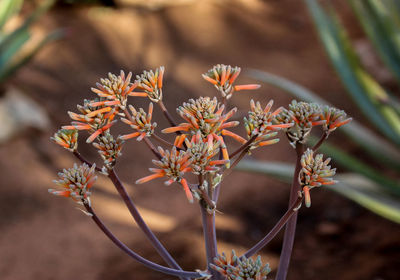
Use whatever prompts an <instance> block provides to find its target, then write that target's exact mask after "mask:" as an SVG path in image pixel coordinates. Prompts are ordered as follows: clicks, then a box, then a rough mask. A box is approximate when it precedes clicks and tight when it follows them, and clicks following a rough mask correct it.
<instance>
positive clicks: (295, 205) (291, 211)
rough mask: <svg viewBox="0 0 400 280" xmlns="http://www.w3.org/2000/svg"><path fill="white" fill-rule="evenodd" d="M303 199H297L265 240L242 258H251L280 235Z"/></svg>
mask: <svg viewBox="0 0 400 280" xmlns="http://www.w3.org/2000/svg"><path fill="white" fill-rule="evenodd" d="M302 200H303V199H302V197H299V198H297V200H296V202H295V203H293V205H292V207H290V209H288V210H287V211H286V213H285V214H284V215H283V216H282V218H281V219H280V220H279V221H278V222H277V223H276V224H275V226H274V227H273V228H272V229H271V231H270V232H268V233H267V235H265V237H264V238H263V239H261V240H260V241H259V242H258V243H257V244H256V245H254V246H253V247H252V248H251V249H249V250H248V251H247V252H246V253H244V254H243V256H241V257H240V258H243V257H246V258H250V257H251V256H253V255H254V254H256V253H257V252H258V251H260V250H261V249H262V248H264V247H265V246H266V245H267V244H268V243H269V242H270V241H271V240H272V239H274V237H275V236H276V235H277V234H278V232H279V231H280V230H281V229H282V228H283V226H284V225H286V223H287V222H288V220H289V219H290V217H292V215H293V214H294V213H296V212H297V211H298V208H299V207H300V205H301V202H302Z"/></svg>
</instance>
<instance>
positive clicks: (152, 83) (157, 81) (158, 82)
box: [135, 66, 164, 103]
mask: <svg viewBox="0 0 400 280" xmlns="http://www.w3.org/2000/svg"><path fill="white" fill-rule="evenodd" d="M163 76H164V66H160V67H158V68H157V69H156V70H155V71H154V72H153V70H150V71H144V72H143V73H142V74H141V75H140V76H139V75H137V76H136V81H135V83H137V85H138V86H137V88H138V89H140V90H143V92H136V93H135V95H136V96H148V97H149V98H150V100H151V101H153V102H155V103H157V102H159V101H161V100H162V85H163Z"/></svg>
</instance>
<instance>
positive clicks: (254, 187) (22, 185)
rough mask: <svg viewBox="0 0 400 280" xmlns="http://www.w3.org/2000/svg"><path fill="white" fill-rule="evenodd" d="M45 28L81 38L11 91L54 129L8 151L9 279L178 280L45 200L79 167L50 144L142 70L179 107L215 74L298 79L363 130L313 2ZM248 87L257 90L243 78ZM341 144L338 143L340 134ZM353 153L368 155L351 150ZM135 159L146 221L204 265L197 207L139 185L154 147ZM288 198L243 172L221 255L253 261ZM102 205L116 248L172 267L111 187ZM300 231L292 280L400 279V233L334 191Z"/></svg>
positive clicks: (1, 163) (229, 194)
mask: <svg viewBox="0 0 400 280" xmlns="http://www.w3.org/2000/svg"><path fill="white" fill-rule="evenodd" d="M126 2H129V1H126ZM42 23H43V25H42V26H40V28H41V29H43V28H45V29H47V30H49V29H51V28H53V27H67V28H68V31H69V32H68V37H67V38H65V39H64V40H63V41H60V42H58V43H54V44H52V45H51V46H49V47H47V48H46V49H45V50H44V51H43V52H42V53H40V55H39V56H37V58H36V59H35V61H34V62H33V63H31V64H30V65H29V66H28V67H26V68H24V69H23V70H22V71H20V72H19V74H18V75H17V77H16V78H15V79H14V80H13V82H14V83H15V84H17V85H18V86H19V87H20V88H22V89H23V90H25V91H26V92H27V93H29V95H30V96H32V97H33V98H34V99H35V100H36V101H38V102H40V103H41V104H42V105H43V106H44V108H45V109H46V110H47V112H48V113H49V115H50V117H51V119H52V122H53V126H52V127H49V129H48V131H46V132H37V131H28V132H26V133H25V134H24V135H21V136H20V137H19V138H17V139H14V140H13V141H11V142H9V143H7V144H5V145H3V146H0V170H1V174H2V180H1V183H0V193H1V196H0V213H1V214H0V229H1V234H0V248H1V250H0V260H1V261H0V275H1V276H0V278H1V279H3V280H19V279H21V280H22V279H23V280H25V279H42V280H45V279H57V280H64V279H65V280H67V279H68V280H70V279H77V280H78V279H79V280H81V279H84V280H91V279H93V280H94V279H97V280H100V279H101V280H106V279H107V280H109V279H174V278H172V277H166V276H164V275H161V274H159V273H156V272H152V271H150V270H148V269H147V268H144V267H142V266H141V265H139V264H137V263H135V262H133V261H131V260H130V259H129V258H128V257H127V256H126V255H124V254H123V253H122V252H120V251H119V250H118V249H117V248H115V247H113V245H112V244H111V242H110V241H109V240H107V239H106V237H105V236H103V235H102V234H101V233H100V232H99V230H98V229H97V228H96V226H95V225H94V224H93V223H92V222H91V220H90V219H89V218H88V217H87V216H85V215H83V214H82V212H81V211H79V210H77V209H75V205H74V204H73V202H72V201H69V200H66V199H61V198H57V197H52V196H50V195H49V194H48V193H47V189H48V188H51V187H53V185H52V180H53V179H55V178H56V172H57V171H58V170H60V169H62V168H65V167H69V166H71V165H72V163H73V162H74V160H75V159H74V158H73V157H72V156H71V155H70V154H68V152H66V151H64V150H62V149H61V148H59V147H56V145H54V144H53V143H51V142H50V141H49V137H50V136H51V135H52V134H53V133H54V131H56V130H57V128H58V127H59V126H60V125H62V124H66V123H68V122H69V120H68V116H67V114H66V111H68V110H74V109H75V106H76V104H77V103H82V99H84V98H91V97H93V95H92V94H91V93H90V90H89V89H90V87H91V86H93V85H94V84H95V82H96V81H97V80H98V79H99V78H100V77H104V76H105V74H106V73H107V72H109V71H111V72H116V71H119V70H120V69H124V70H127V71H133V72H134V73H140V72H141V71H142V70H143V69H151V68H155V67H157V66H159V65H165V67H166V69H167V70H166V71H167V72H166V76H165V91H164V94H165V101H166V104H167V106H168V107H169V108H174V107H175V106H176V105H177V104H181V103H182V102H183V101H186V100H187V99H189V98H191V97H196V96H199V95H212V94H213V89H212V87H211V86H210V85H209V84H207V83H205V82H204V81H202V79H201V77H200V74H201V73H203V72H205V71H206V70H207V69H209V68H210V67H211V66H212V65H214V64H217V63H225V64H232V65H239V66H242V67H243V68H258V69H262V70H266V71H270V72H272V73H275V74H279V75H282V76H285V77H287V78H289V79H292V80H294V81H296V82H299V83H301V84H303V85H305V86H307V87H309V88H311V89H312V90H314V91H316V92H319V93H321V94H322V95H323V97H324V98H326V99H327V100H328V101H330V102H332V103H334V104H335V105H336V106H338V107H339V108H343V109H345V110H347V111H349V112H350V114H351V115H352V116H353V117H354V118H356V119H361V120H362V116H361V115H359V114H360V113H359V112H358V111H357V110H354V106H353V105H352V104H351V103H350V101H349V99H348V98H347V96H346V93H345V92H344V90H343V88H342V87H341V85H340V82H339V80H338V79H337V78H336V76H335V74H334V72H333V71H332V69H331V67H330V65H329V62H328V60H327V59H326V57H325V55H324V53H323V50H322V48H321V46H320V44H319V42H318V38H317V37H316V35H315V32H314V29H313V26H312V23H311V22H310V19H309V15H308V13H307V11H306V9H305V6H304V3H303V2H302V1H290V0H281V1H256V0H248V1H239V0H237V1H212V0H207V1H199V3H196V4H190V5H181V6H176V7H170V8H168V7H166V8H162V9H159V10H156V11H149V10H146V9H140V8H136V7H134V6H129V5H127V6H123V7H121V8H119V9H116V10H113V9H105V8H101V7H79V8H63V9H61V8H58V9H54V10H53V11H52V12H51V13H50V14H49V15H48V16H46V17H45V18H44V21H43V22H42ZM240 80H241V81H242V82H246V81H251V80H250V79H249V78H246V77H244V76H242V77H241V78H240ZM251 97H252V98H255V99H259V100H261V101H263V102H264V103H265V102H266V101H267V100H269V99H274V100H275V101H276V104H277V105H285V104H287V103H288V102H289V101H290V100H291V98H290V97H289V96H288V95H286V94H285V93H283V92H281V91H279V90H276V89H274V88H272V87H269V86H267V85H263V87H262V88H261V89H260V90H259V91H258V92H257V93H254V94H253V93H251ZM249 99H250V94H249V93H239V94H237V96H236V97H235V98H234V99H233V100H232V105H234V106H238V107H239V108H242V109H243V110H245V108H246V106H248V102H249ZM147 102H148V101H147V100H142V101H139V104H140V105H142V106H145V104H147ZM172 111H173V110H172ZM155 118H156V119H158V120H159V121H158V122H159V126H160V127H164V126H165V125H166V122H165V121H164V120H162V118H161V115H160V114H158V113H157V114H156V116H155ZM333 139H334V141H336V142H338V143H340V141H341V135H340V134H338V135H336V136H335V137H333ZM80 144H81V145H80V149H81V151H82V153H83V154H85V155H86V156H87V157H88V158H90V159H91V160H98V159H97V157H96V151H95V150H94V149H93V148H92V147H90V146H88V145H84V143H83V142H82V143H80ZM342 146H343V145H342ZM343 147H344V148H346V149H348V150H351V151H354V152H356V151H357V150H356V148H354V147H353V146H352V145H350V144H348V145H346V146H343ZM123 154H124V156H123V158H122V159H121V161H120V162H119V163H118V165H117V170H118V173H119V174H120V177H122V178H123V180H124V181H125V182H127V186H128V189H129V191H130V192H131V194H132V197H133V199H134V201H135V202H136V203H137V204H138V206H139V207H140V209H141V210H143V211H144V212H143V213H144V217H145V219H146V220H147V221H149V224H150V226H151V227H152V228H154V230H155V232H156V233H157V235H158V236H159V237H160V239H161V240H162V242H163V243H164V244H165V245H166V247H167V248H169V249H170V250H171V252H172V255H173V256H175V257H176V259H177V261H178V263H180V264H181V265H182V266H183V267H184V268H185V269H196V268H204V249H203V243H202V229H201V221H200V217H199V213H198V212H199V209H198V206H197V205H196V204H194V205H191V204H189V203H188V202H187V201H186V199H185V197H184V194H183V192H182V191H181V189H180V188H178V187H177V186H175V185H173V186H170V187H165V186H163V185H162V184H161V183H160V182H159V181H154V182H151V183H148V184H144V185H134V184H133V182H134V181H135V180H136V179H137V178H140V177H142V176H144V175H145V174H148V170H147V168H148V167H150V166H151V161H150V159H151V155H150V153H149V152H148V151H147V150H146V149H145V146H144V144H143V143H141V142H136V141H131V142H129V143H128V144H127V145H126V146H125V147H124V151H123ZM293 154H294V152H293V151H292V150H291V149H289V148H288V145H287V144H286V143H285V141H282V143H280V144H278V145H277V146H276V147H275V148H265V149H264V150H263V151H262V152H259V153H256V154H255V155H254V156H255V157H256V158H259V159H268V160H283V161H290V160H292V159H293V157H294V155H293ZM249 182H251V183H250V184H249ZM287 194H288V186H287V185H285V184H282V183H279V182H277V181H274V180H272V179H268V178H266V177H264V176H259V175H257V176H256V175H250V174H245V173H240V172H236V173H234V174H233V175H232V176H231V177H230V178H228V180H227V182H226V183H225V184H224V186H223V188H222V193H221V195H222V196H221V201H220V204H219V210H220V211H221V212H222V213H223V214H219V215H218V217H217V234H218V238H219V240H220V242H221V243H220V249H221V251H226V252H229V251H230V250H231V249H235V250H236V251H238V252H243V250H245V249H246V248H248V247H249V246H251V245H252V244H254V243H255V242H257V241H258V240H259V239H260V238H261V237H262V236H263V235H264V234H265V233H266V232H267V231H268V230H269V229H270V228H271V227H272V226H273V225H274V223H275V222H276V221H277V220H278V219H279V217H280V216H281V215H282V214H283V213H284V211H285V208H286V207H287V205H286V204H287V202H286V201H287ZM92 201H93V205H94V208H95V209H97V210H98V212H99V214H100V215H101V216H102V217H103V218H104V220H105V221H106V223H107V224H108V225H109V226H110V228H111V229H112V230H113V231H114V232H115V234H116V235H117V236H118V237H120V238H121V239H122V240H123V241H125V242H126V243H127V244H128V245H130V246H131V247H132V248H134V250H135V251H136V252H138V253H140V254H141V255H143V256H146V257H148V258H150V259H152V260H154V261H157V262H160V263H162V261H161V260H160V258H159V257H158V256H157V255H156V253H154V250H152V248H151V246H150V245H149V243H148V242H147V241H146V239H145V238H144V237H143V235H142V234H141V232H140V231H139V230H138V229H137V228H136V227H135V226H134V225H133V223H132V221H131V218H130V216H129V215H128V214H127V211H125V209H124V206H123V205H122V204H121V202H120V201H119V200H118V197H117V195H116V193H115V191H114V189H113V187H112V185H111V184H110V183H109V182H108V181H107V180H106V179H105V178H100V180H99V182H98V184H97V185H96V188H95V190H94V195H93V199H92ZM297 232H298V234H297V237H296V244H295V248H294V253H293V258H292V265H291V269H290V273H289V279H293V280H295V279H307V280H312V279H326V280H330V279H338V278H340V279H343V280H347V279H348V280H350V279H351V280H358V279H360V280H361V279H376V280H377V279H385V280H390V279H393V280H395V279H399V275H400V270H399V267H400V239H399V236H400V235H399V234H400V228H399V226H398V225H395V224H393V223H391V222H389V221H386V220H383V219H381V218H379V217H377V216H376V215H374V214H371V213H370V212H368V211H366V210H364V209H363V208H361V207H359V206H357V205H355V204H354V203H352V202H350V201H348V200H346V199H344V198H343V197H341V196H339V195H338V194H336V193H333V192H329V191H327V190H324V189H321V190H318V191H315V192H314V193H313V206H312V207H311V209H302V210H301V212H300V218H299V224H298V231H297ZM280 246H281V236H280V237H278V238H276V239H275V240H274V241H273V242H272V243H271V244H270V245H269V246H268V247H266V248H265V249H264V250H263V252H262V257H263V260H264V261H268V262H269V263H270V264H271V266H272V269H273V272H274V271H275V270H276V266H277V262H278V257H279V253H280Z"/></svg>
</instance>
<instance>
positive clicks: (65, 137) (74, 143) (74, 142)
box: [51, 129, 78, 152]
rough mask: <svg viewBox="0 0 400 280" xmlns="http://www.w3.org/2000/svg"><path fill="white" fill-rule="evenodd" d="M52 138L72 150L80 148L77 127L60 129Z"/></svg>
mask: <svg viewBox="0 0 400 280" xmlns="http://www.w3.org/2000/svg"><path fill="white" fill-rule="evenodd" d="M51 139H52V140H54V142H56V143H57V144H58V145H60V146H61V147H63V148H65V149H67V150H68V151H70V152H74V151H76V149H77V148H78V130H76V129H60V130H58V131H57V132H56V133H54V137H52V138H51Z"/></svg>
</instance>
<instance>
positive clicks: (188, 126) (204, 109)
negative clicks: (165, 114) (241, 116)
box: [162, 97, 244, 160]
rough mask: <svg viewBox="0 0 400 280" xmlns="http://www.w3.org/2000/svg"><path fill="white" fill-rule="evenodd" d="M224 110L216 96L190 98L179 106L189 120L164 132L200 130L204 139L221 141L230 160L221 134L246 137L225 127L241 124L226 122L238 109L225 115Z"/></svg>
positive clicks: (222, 147)
mask: <svg viewBox="0 0 400 280" xmlns="http://www.w3.org/2000/svg"><path fill="white" fill-rule="evenodd" d="M217 108H218V109H217ZM223 111H224V106H223V105H220V104H219V103H218V101H217V98H216V97H214V98H213V99H211V98H210V97H200V98H198V99H196V100H193V99H190V100H189V102H188V103H183V105H182V106H179V108H178V109H177V112H178V114H179V115H180V116H181V117H182V118H183V119H185V120H186V121H187V122H186V123H181V124H179V125H178V126H175V127H169V128H166V129H164V130H163V131H162V132H163V133H173V132H176V131H182V132H186V133H187V134H189V135H191V136H193V135H196V134H197V133H198V132H200V135H201V138H202V139H203V140H206V141H208V142H211V143H212V142H213V141H216V142H219V143H220V148H221V150H222V153H223V155H224V159H225V160H229V156H228V152H227V150H226V146H225V143H224V140H223V138H222V137H221V134H222V135H227V136H230V137H233V138H234V139H236V140H238V141H239V142H243V140H244V139H243V138H242V137H240V136H239V135H236V134H234V133H233V132H228V131H227V130H226V129H225V128H229V127H234V126H237V125H238V124H239V122H237V121H232V122H226V121H227V120H228V119H229V118H230V117H232V115H233V114H234V113H236V111H237V109H236V108H233V109H232V110H231V111H229V112H228V113H226V114H225V115H223ZM184 137H186V136H184ZM180 140H181V139H180Z"/></svg>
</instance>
